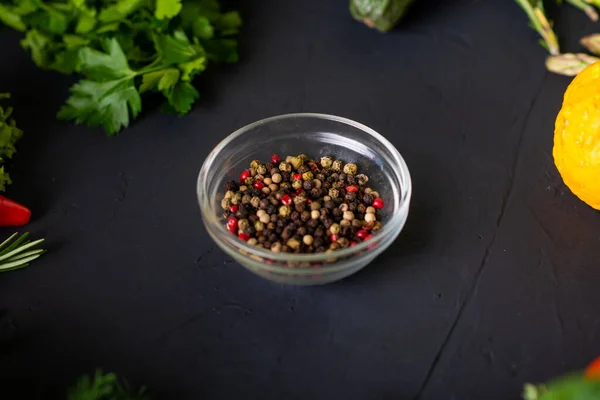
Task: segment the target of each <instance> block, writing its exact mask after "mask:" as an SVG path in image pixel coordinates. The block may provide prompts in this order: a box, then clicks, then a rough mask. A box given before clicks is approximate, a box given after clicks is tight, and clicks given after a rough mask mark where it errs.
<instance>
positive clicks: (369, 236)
mask: <svg viewBox="0 0 600 400" xmlns="http://www.w3.org/2000/svg"><path fill="white" fill-rule="evenodd" d="M372 237H373V235H372V234H370V233H369V234H368V235H367V236H365V240H369V239H371V238H372Z"/></svg>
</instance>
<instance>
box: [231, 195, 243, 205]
mask: <svg viewBox="0 0 600 400" xmlns="http://www.w3.org/2000/svg"><path fill="white" fill-rule="evenodd" d="M229 200H230V201H231V204H238V203H239V202H240V201H241V200H242V196H241V195H240V194H239V193H234V194H233V195H232V196H231V198H230V199H229Z"/></svg>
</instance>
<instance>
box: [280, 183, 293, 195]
mask: <svg viewBox="0 0 600 400" xmlns="http://www.w3.org/2000/svg"><path fill="white" fill-rule="evenodd" d="M279 188H280V189H281V191H283V192H286V193H287V192H289V191H290V190H291V189H292V185H291V184H290V183H289V182H281V185H279Z"/></svg>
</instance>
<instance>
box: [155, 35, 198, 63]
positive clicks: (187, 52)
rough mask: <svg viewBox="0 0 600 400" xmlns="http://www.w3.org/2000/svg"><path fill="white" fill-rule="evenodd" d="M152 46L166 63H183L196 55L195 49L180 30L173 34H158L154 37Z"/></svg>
mask: <svg viewBox="0 0 600 400" xmlns="http://www.w3.org/2000/svg"><path fill="white" fill-rule="evenodd" d="M154 47H155V48H156V51H157V52H158V54H159V55H160V57H161V58H162V60H163V62H164V63H165V64H167V65H171V64H180V63H184V62H187V61H189V60H191V59H193V58H194V57H195V56H196V55H197V53H196V50H195V49H194V47H193V46H192V45H191V44H190V42H189V40H188V39H187V37H186V36H185V34H184V33H183V32H181V31H179V32H175V34H174V35H173V36H170V35H159V36H157V37H155V39H154Z"/></svg>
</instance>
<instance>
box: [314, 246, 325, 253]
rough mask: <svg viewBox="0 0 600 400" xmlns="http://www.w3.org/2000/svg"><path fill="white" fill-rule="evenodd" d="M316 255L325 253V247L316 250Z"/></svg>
mask: <svg viewBox="0 0 600 400" xmlns="http://www.w3.org/2000/svg"><path fill="white" fill-rule="evenodd" d="M315 253H325V247H323V246H319V247H317V248H316V249H315Z"/></svg>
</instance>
